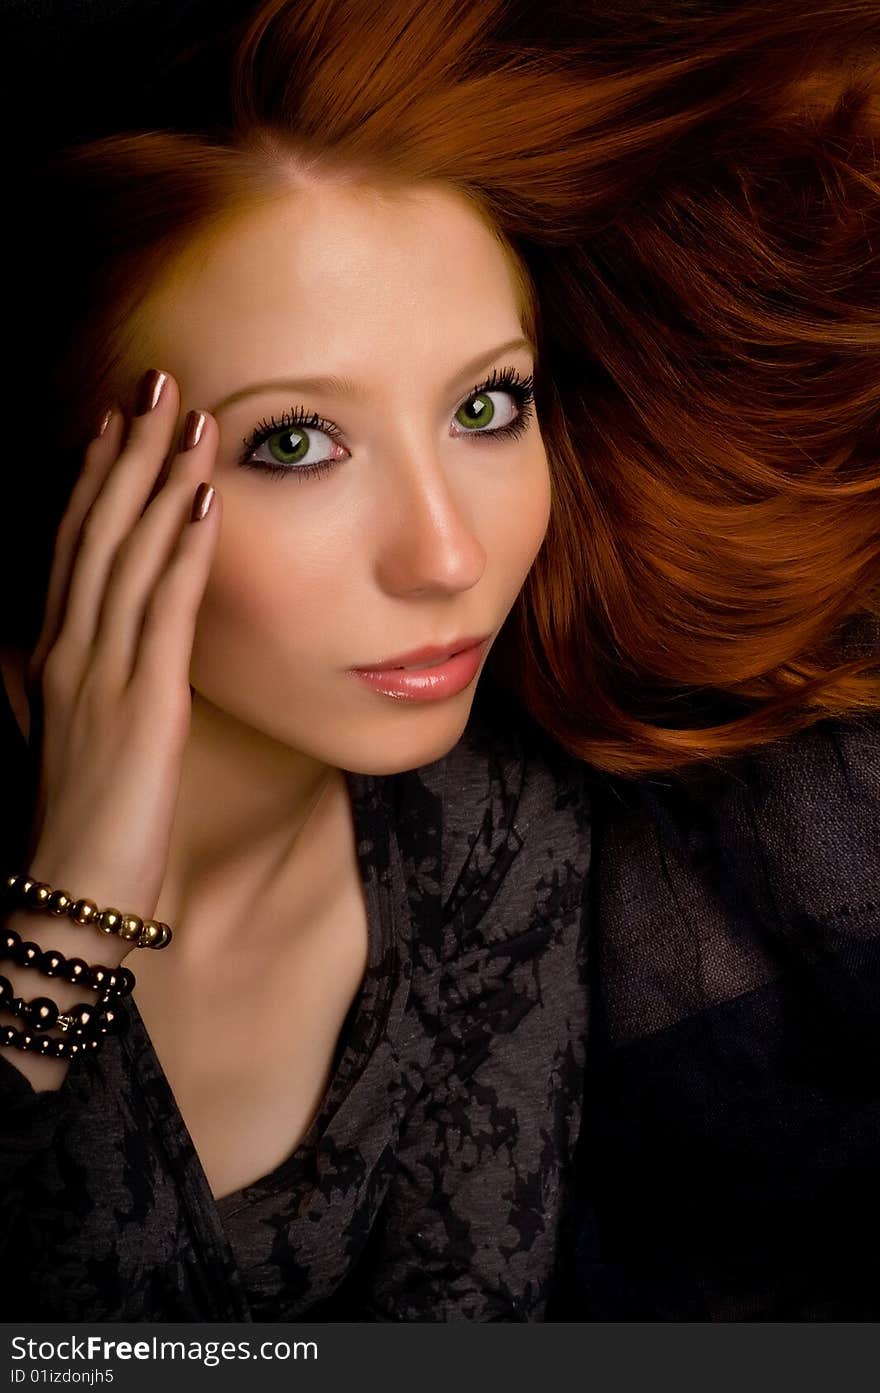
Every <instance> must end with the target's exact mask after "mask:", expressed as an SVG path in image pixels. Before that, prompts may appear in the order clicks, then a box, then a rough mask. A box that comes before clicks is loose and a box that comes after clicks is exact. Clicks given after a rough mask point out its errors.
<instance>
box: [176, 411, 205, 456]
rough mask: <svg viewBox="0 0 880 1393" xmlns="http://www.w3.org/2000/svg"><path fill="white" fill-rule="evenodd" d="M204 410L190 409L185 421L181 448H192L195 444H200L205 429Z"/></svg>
mask: <svg viewBox="0 0 880 1393" xmlns="http://www.w3.org/2000/svg"><path fill="white" fill-rule="evenodd" d="M205 420H206V417H205V413H204V411H188V412H187V413H186V420H185V421H184V423H183V435H182V436H181V444H180V448H181V450H191V449H192V448H193V446H194V445H198V443H199V441H200V440H201V438H202V431H203V430H204V429H205Z"/></svg>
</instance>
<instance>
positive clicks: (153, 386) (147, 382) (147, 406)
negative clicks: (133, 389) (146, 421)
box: [134, 368, 168, 416]
mask: <svg viewBox="0 0 880 1393" xmlns="http://www.w3.org/2000/svg"><path fill="white" fill-rule="evenodd" d="M167 381H168V374H167V372H160V371H159V369H158V368H149V369H148V370H147V372H145V373H144V375H143V377H142V378H141V380H140V385H139V387H138V401H137V410H136V411H135V413H134V414H135V416H145V415H146V413H147V412H148V411H152V410H153V408H154V407H155V406H156V404H157V402H158V400H159V398H160V397H161V395H162V388H163V387H164V386H165V383H166V382H167Z"/></svg>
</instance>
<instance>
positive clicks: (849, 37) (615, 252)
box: [6, 0, 880, 775]
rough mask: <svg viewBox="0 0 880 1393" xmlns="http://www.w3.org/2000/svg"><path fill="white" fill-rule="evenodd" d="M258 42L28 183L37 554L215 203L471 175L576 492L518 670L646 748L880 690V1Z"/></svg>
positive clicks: (576, 724) (263, 23)
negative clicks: (44, 439)
mask: <svg viewBox="0 0 880 1393" xmlns="http://www.w3.org/2000/svg"><path fill="white" fill-rule="evenodd" d="M587 11H588V13H587ZM234 39H235V42H234V45H233V51H232V54H231V65H230V81H229V87H228V91H229V105H228V110H227V111H219V110H217V111H212V112H211V117H212V124H210V125H208V124H206V125H205V126H204V128H203V129H200V130H194V129H190V130H187V131H173V130H154V131H148V132H134V133H132V132H128V133H123V134H121V135H115V136H110V137H107V138H104V139H99V140H93V141H91V142H89V143H88V144H84V145H80V146H78V147H76V148H72V149H68V150H65V151H63V152H62V153H61V155H60V156H59V157H57V158H53V159H52V160H50V161H49V162H47V164H46V165H45V166H44V167H43V168H42V169H41V170H40V171H38V173H37V175H36V176H35V179H34V187H33V189H32V190H31V191H30V192H29V193H28V201H27V203H26V204H24V205H20V206H19V218H20V219H21V216H22V211H23V209H26V210H27V212H28V218H27V226H26V228H25V232H26V238H25V239H24V240H23V243H22V246H21V249H20V253H19V254H20V257H21V260H22V262H23V267H22V269H21V274H20V275H19V276H18V277H17V280H18V282H19V283H20V285H21V286H22V287H23V290H24V295H23V296H22V298H21V301H20V304H19V313H18V316H17V319H18V324H17V325H16V328H15V332H16V333H19V326H20V338H21V340H22V341H23V342H24V343H25V345H29V350H30V353H31V355H34V354H39V358H38V359H36V360H35V361H39V362H40V363H41V365H44V366H45V368H46V372H47V380H43V381H41V382H40V383H39V395H38V397H35V394H34V385H33V383H32V382H31V381H30V380H26V379H25V374H24V373H23V374H22V381H21V383H20V384H16V386H15V388H14V390H15V391H16V392H17V393H18V395H19V396H20V397H23V398H24V399H25V400H27V398H28V396H30V397H31V398H33V399H34V405H35V406H36V405H37V403H38V404H39V409H40V410H41V412H43V413H44V412H45V411H46V408H47V406H48V409H49V414H50V417H51V419H50V422H49V429H50V432H51V433H52V444H53V449H54V450H55V452H56V458H58V460H59V462H60V465H59V468H58V470H57V475H56V478H55V479H54V480H52V481H50V484H51V487H55V485H56V484H57V488H56V489H55V494H56V497H55V498H54V499H53V503H52V506H46V504H45V499H44V497H43V494H44V492H45V481H43V482H42V483H41V485H40V488H41V495H40V497H41V506H40V509H39V511H36V510H34V509H24V512H25V513H26V514H27V518H28V521H29V522H30V523H31V524H32V526H33V529H34V537H33V542H34V546H33V554H34V555H35V557H37V558H39V557H40V555H41V552H42V561H41V562H39V561H38V564H37V566H36V568H35V569H37V570H38V569H39V566H40V564H42V565H43V567H44V569H45V570H47V569H48V567H47V565H46V557H47V555H48V544H49V542H50V541H51V535H50V533H49V532H48V531H47V523H56V522H57V518H58V517H59V516H60V513H61V511H63V507H64V505H65V502H66V496H67V493H68V492H69V487H70V484H71V483H72V479H73V476H74V474H75V473H76V471H77V470H78V468H79V465H80V460H81V452H82V449H83V446H84V443H85V441H86V440H87V439H88V438H89V437H90V435H91V434H92V433H93V432H94V429H95V421H96V418H97V415H98V414H99V411H100V408H101V407H102V406H103V405H104V404H105V403H106V402H107V401H108V400H110V399H112V398H113V397H114V396H115V397H116V399H117V400H120V401H122V402H125V400H126V398H127V397H128V398H130V396H131V391H132V386H133V384H132V383H131V381H130V380H129V377H128V375H127V374H128V373H129V362H128V359H129V356H130V352H131V349H132V344H133V342H134V337H133V336H134V334H135V331H136V325H137V309H138V306H139V305H140V304H141V303H142V302H143V301H144V299H145V297H146V295H147V294H148V293H149V291H150V289H151V288H152V287H153V286H154V285H155V284H156V282H157V281H158V280H159V279H161V277H162V275H163V274H164V273H165V272H166V271H167V269H168V267H169V266H173V265H174V264H175V263H176V261H177V260H178V259H179V258H180V257H181V256H182V255H183V256H185V254H186V248H187V247H188V246H191V245H192V244H193V237H194V234H197V233H203V234H209V233H210V231H211V229H212V228H214V227H217V226H222V225H223V223H224V221H225V220H226V218H228V217H229V216H231V215H233V214H234V213H235V211H236V210H237V209H239V208H245V207H248V206H250V205H251V204H252V203H253V202H254V201H255V200H258V199H262V198H265V197H270V198H271V197H273V196H274V195H275V193H276V192H277V190H278V189H279V187H280V186H281V185H282V184H283V183H286V184H287V186H289V184H290V180H291V179H293V180H294V181H295V179H296V177H297V171H300V172H308V171H310V170H311V169H314V171H315V172H316V173H318V174H319V175H322V174H331V175H332V174H333V173H334V172H339V173H341V174H343V175H347V174H349V173H351V174H354V175H355V176H356V177H365V178H369V179H371V180H378V181H388V182H389V184H405V183H409V182H415V181H419V180H425V179H430V180H442V181H446V182H448V183H449V184H451V185H454V186H456V187H457V188H459V189H461V190H462V191H463V192H464V193H466V194H467V195H468V196H469V197H470V198H471V199H472V200H473V204H474V207H475V208H476V209H478V210H479V211H480V212H481V214H482V215H483V216H485V217H486V218H487V220H488V221H489V223H490V225H491V226H492V227H493V228H494V229H495V230H496V232H497V235H498V236H499V239H500V242H501V245H502V246H503V247H504V248H505V250H506V252H507V254H508V255H509V256H511V257H512V258H513V259H514V263H515V265H516V267H517V268H518V271H519V275H520V284H521V289H522V309H523V318H524V323H525V325H526V327H527V328H529V329H530V330H531V331H532V332H533V333H534V334H535V335H536V342H537V346H538V365H537V369H536V400H537V409H538V415H539V419H540V422H541V429H542V432H543V435H544V439H545V442H546V445H547V451H548V458H549V461H550V469H551V479H552V490H553V505H552V512H551V521H550V527H549V531H548V535H547V539H546V541H545V543H544V546H543V548H542V550H541V552H540V554H539V556H538V558H537V560H536V562H535V564H534V567H533V569H532V571H531V573H530V575H529V577H528V580H527V582H526V585H525V587H524V589H523V591H522V594H521V595H520V597H519V599H518V600H517V603H516V606H515V608H514V610H513V612H512V613H511V615H510V617H509V619H508V622H507V624H506V625H505V628H504V631H503V632H502V634H501V636H500V638H499V640H498V641H497V643H496V646H495V649H494V650H493V653H492V655H491V657H490V663H491V664H492V665H493V668H494V671H495V673H496V675H497V676H499V677H500V678H501V679H502V680H503V682H504V683H505V685H506V686H507V687H508V688H509V689H510V690H512V692H513V693H514V694H515V696H516V697H517V698H518V699H519V700H520V701H521V702H522V704H523V705H524V706H525V707H526V709H527V710H529V711H530V712H531V714H532V715H533V716H534V717H535V718H536V719H537V720H538V721H539V722H540V723H541V724H542V725H543V726H544V727H545V728H546V729H547V730H548V731H549V732H550V733H551V734H552V735H553V736H554V737H555V738H556V739H557V740H558V741H559V742H560V743H561V744H562V745H564V746H565V747H566V748H567V749H568V750H569V751H571V752H572V753H573V754H574V755H576V756H578V757H580V758H582V759H585V760H587V761H589V762H590V763H591V764H593V765H595V766H596V767H598V768H602V769H605V770H609V771H613V772H616V773H620V774H624V775H635V774H640V773H647V772H652V771H662V770H670V769H674V768H677V767H682V766H685V765H688V764H694V763H696V762H700V761H706V760H713V759H718V758H721V757H726V756H729V755H735V754H738V753H740V752H743V751H745V750H747V749H750V748H752V747H755V746H758V745H761V744H764V743H766V742H768V741H772V740H775V739H778V738H782V737H784V736H786V735H788V734H790V733H792V732H793V731H795V730H799V729H802V728H805V727H807V726H809V725H811V724H813V723H815V722H817V721H819V720H821V719H823V718H826V717H832V716H834V717H858V716H859V715H868V714H873V713H877V712H878V711H880V528H878V521H880V465H878V458H877V443H878V425H880V259H878V254H877V251H876V246H877V242H876V240H875V239H876V238H877V237H878V235H880V175H878V165H877V156H876V148H877V147H876V144H875V141H876V136H877V133H878V125H880V109H878V90H880V82H878V78H880V57H878V53H880V47H878V40H880V12H878V9H877V6H876V4H875V3H874V0H815V3H813V4H811V5H810V6H809V7H806V6H803V7H801V6H796V5H792V4H791V2H790V0H754V2H753V3H751V2H750V3H740V4H732V5H727V6H725V7H723V8H722V9H720V10H719V8H718V6H717V4H715V3H710V0H704V2H703V3H699V0H696V2H695V0H688V3H684V0H680V3H671V2H670V3H666V4H659V3H658V4H655V5H654V6H652V7H638V13H636V12H635V11H632V12H631V11H630V9H629V7H627V8H626V10H625V11H624V13H623V15H622V14H621V12H620V10H619V8H618V7H616V6H615V5H614V4H613V3H607V4H605V5H604V6H603V4H602V3H598V4H596V5H584V4H583V3H582V0H570V2H564V3H560V0H555V3H554V0H546V2H545V0H542V3H541V4H540V5H534V6H531V7H526V6H524V5H518V6H511V5H510V4H507V3H505V0H484V3H481V4H480V5H464V6H463V5H460V4H458V3H457V0H430V3H428V4H426V3H424V0H297V3H295V4H292V3H290V0H268V2H267V3H263V4H261V5H259V6H258V7H255V8H254V10H253V11H252V12H251V13H250V15H249V16H248V17H247V19H246V21H245V22H244V23H243V24H242V25H241V26H240V28H239V30H238V32H237V33H236V34H235V36H234ZM31 200H33V201H31ZM53 216H54V222H53V221H51V220H52V219H53ZM47 220H48V225H50V226H51V227H53V228H55V227H57V228H58V229H59V230H60V236H59V238H58V242H57V245H53V246H51V247H45V246H44V247H41V248H38V249H37V250H36V251H35V250H34V246H33V243H32V240H31V239H32V234H33V228H34V223H35V221H36V222H37V223H39V222H42V224H43V225H46V224H47ZM47 252H48V253H49V254H48V255H47V254H46V253H47ZM28 271H29V273H28ZM13 302H15V287H13ZM13 323H14V324H16V312H15V307H14V303H13ZM47 332H51V333H52V334H53V335H56V334H57V339H53V340H52V341H51V342H49V343H47V342H46V336H47ZM25 362H26V367H27V369H28V379H29V377H30V376H31V375H32V374H33V367H34V362H33V361H31V362H27V358H25ZM8 469H11V466H8ZM53 509H54V512H53ZM41 529H42V530H41ZM52 530H53V531H54V528H53V529H52ZM37 592H38V586H36V585H31V587H30V595H29V600H28V603H30V606H31V607H30V609H29V610H28V609H27V606H26V608H25V610H24V611H22V614H23V615H24V616H25V618H24V621H23V627H22V626H20V629H21V632H20V633H19V635H18V636H19V638H21V637H23V636H24V629H25V628H27V627H28V626H29V627H30V631H31V633H32V634H33V635H34V636H35V632H36V628H37V627H38V623H37V619H38V613H39V611H40V609H41V604H42V597H41V596H40V595H39V594H38V593H37ZM6 627H7V631H8V630H9V628H10V625H9V624H8V623H7V625H6Z"/></svg>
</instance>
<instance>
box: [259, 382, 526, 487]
mask: <svg viewBox="0 0 880 1393" xmlns="http://www.w3.org/2000/svg"><path fill="white" fill-rule="evenodd" d="M497 391H504V392H508V393H509V394H510V396H512V397H513V399H514V401H515V402H516V405H517V415H516V416H515V417H514V419H513V420H512V421H509V422H508V424H507V425H506V426H498V427H497V428H496V429H495V430H491V429H483V430H478V429H475V430H466V429H465V430H464V432H463V438H464V439H468V438H469V437H470V438H471V439H473V438H474V437H476V438H477V439H486V438H489V439H494V440H512V439H515V438H516V437H517V436H519V435H522V434H523V432H524V431H525V430H526V429H527V428H528V425H529V422H530V420H531V417H532V408H533V405H534V400H535V392H534V378H533V376H532V374H531V373H530V374H529V376H528V377H521V376H520V375H519V373H518V372H517V371H516V369H515V368H504V369H503V370H502V371H501V372H500V373H499V372H498V369H497V368H493V370H492V375H491V377H488V378H486V379H485V380H484V381H483V382H478V383H477V385H476V386H475V387H473V388H472V389H471V391H470V392H468V394H467V396H466V397H463V398H462V400H461V402H460V404H459V406H457V407H456V411H460V410H461V407H462V406H466V405H467V404H468V402H470V401H471V400H472V399H473V398H474V397H476V396H479V395H480V394H481V393H483V392H497ZM291 426H312V427H314V428H315V429H316V430H320V431H323V432H324V434H325V435H328V436H329V437H330V439H331V440H333V441H335V442H336V443H337V444H342V441H341V438H340V432H339V430H338V428H337V427H336V426H335V425H334V424H333V422H332V421H325V420H324V418H323V417H322V416H318V415H316V414H315V413H314V412H312V413H311V414H309V415H307V414H306V413H305V412H304V410H303V408H302V407H297V408H296V410H295V411H284V412H282V413H281V419H280V420H276V419H275V417H274V416H270V417H269V419H268V420H265V419H264V420H262V421H260V422H259V423H258V425H257V426H256V427H255V429H254V430H253V431H252V432H251V434H250V435H249V436H245V437H244V438H243V440H242V444H243V445H244V447H245V448H244V451H243V453H242V454H241V455H240V456H239V458H238V460H237V461H236V463H237V464H238V465H240V466H241V468H242V469H257V470H259V471H260V473H262V474H268V475H270V476H271V477H272V478H275V479H278V478H281V477H282V475H283V476H284V477H285V478H289V477H290V476H291V475H294V476H295V477H296V478H298V479H308V478H312V477H314V476H315V475H316V474H323V473H325V471H326V470H328V469H332V468H333V467H334V466H335V465H337V464H341V463H342V461H341V460H337V459H332V460H325V461H323V462H321V463H318V464H305V465H296V464H278V465H272V464H269V463H267V461H265V460H254V459H252V456H253V455H254V454H255V452H256V451H257V450H258V449H259V448H260V446H261V445H263V444H264V443H265V441H267V440H269V439H270V438H271V436H273V435H276V434H277V433H278V432H279V431H282V430H284V429H285V428H289V427H291Z"/></svg>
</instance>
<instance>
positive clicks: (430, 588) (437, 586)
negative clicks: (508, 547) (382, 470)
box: [376, 451, 486, 596]
mask: <svg viewBox="0 0 880 1393" xmlns="http://www.w3.org/2000/svg"><path fill="white" fill-rule="evenodd" d="M386 477H387V480H388V493H387V494H386V495H385V497H384V499H383V520H382V524H381V526H380V527H379V529H378V531H377V536H378V543H377V551H376V577H377V580H378V583H379V584H380V585H381V587H382V588H383V589H384V590H385V591H386V592H387V593H389V594H393V595H397V596H400V595H407V596H419V595H427V594H431V593H435V594H441V593H446V594H452V593H455V592H457V591H461V590H469V589H470V588H471V587H472V586H474V585H476V584H477V581H478V580H479V579H480V577H481V576H482V574H483V572H484V570H485V568H486V552H485V550H484V548H483V546H482V543H481V542H480V539H479V537H478V536H477V535H476V532H475V531H474V527H473V523H472V520H471V518H469V516H468V512H469V510H468V507H467V504H468V502H469V499H468V498H467V497H461V496H456V492H455V480H454V479H450V478H448V477H447V475H446V473H445V472H444V468H443V464H442V461H441V460H440V459H438V458H437V457H436V456H434V457H432V456H429V455H426V454H425V453H424V451H420V452H419V458H418V459H414V458H412V457H411V456H410V457H409V458H405V459H400V460H399V461H398V462H397V464H396V467H393V468H389V470H388V472H387V476H386ZM470 511H473V510H470Z"/></svg>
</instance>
